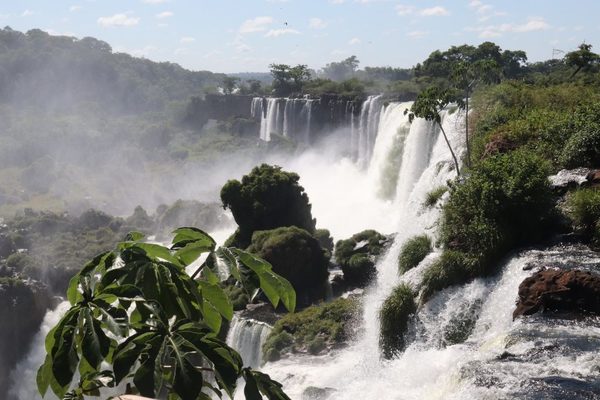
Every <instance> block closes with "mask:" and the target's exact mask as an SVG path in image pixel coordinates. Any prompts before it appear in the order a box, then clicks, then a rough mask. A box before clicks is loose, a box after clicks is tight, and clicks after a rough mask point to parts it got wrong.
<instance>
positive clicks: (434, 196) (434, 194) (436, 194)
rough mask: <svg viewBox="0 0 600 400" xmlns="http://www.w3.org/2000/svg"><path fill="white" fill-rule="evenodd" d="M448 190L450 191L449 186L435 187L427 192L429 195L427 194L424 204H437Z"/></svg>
mask: <svg viewBox="0 0 600 400" xmlns="http://www.w3.org/2000/svg"><path fill="white" fill-rule="evenodd" d="M447 191H448V188H447V187H446V186H438V187H436V188H435V189H433V190H431V191H430V192H428V193H427V195H426V196H425V201H424V202H423V205H424V206H425V207H433V206H435V205H436V204H437V202H438V201H440V199H441V198H442V196H443V195H444V193H446V192H447Z"/></svg>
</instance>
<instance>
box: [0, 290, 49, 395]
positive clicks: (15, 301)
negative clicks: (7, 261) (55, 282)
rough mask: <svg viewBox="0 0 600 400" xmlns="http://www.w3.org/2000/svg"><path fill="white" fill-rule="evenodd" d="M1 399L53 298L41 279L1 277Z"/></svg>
mask: <svg viewBox="0 0 600 400" xmlns="http://www.w3.org/2000/svg"><path fill="white" fill-rule="evenodd" d="M0 304H1V305H2V307H0V320H1V321H2V324H0V398H2V399H4V398H6V397H5V396H6V391H7V390H8V385H9V376H10V372H11V371H12V369H13V367H14V366H15V364H16V363H17V361H19V360H20V359H21V358H22V357H23V356H24V355H25V354H26V353H27V350H28V347H29V344H30V341H31V339H32V338H33V336H34V335H35V334H36V333H37V331H38V329H39V327H40V324H41V323H42V320H43V319H44V315H45V314H46V309H47V307H49V306H50V298H49V296H48V293H47V291H46V287H45V286H44V285H42V284H40V283H38V282H34V281H23V280H19V279H14V278H4V279H2V280H0Z"/></svg>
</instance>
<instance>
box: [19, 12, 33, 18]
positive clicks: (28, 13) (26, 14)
mask: <svg viewBox="0 0 600 400" xmlns="http://www.w3.org/2000/svg"><path fill="white" fill-rule="evenodd" d="M31 15H33V11H31V10H25V11H23V13H22V14H21V17H29V16H31Z"/></svg>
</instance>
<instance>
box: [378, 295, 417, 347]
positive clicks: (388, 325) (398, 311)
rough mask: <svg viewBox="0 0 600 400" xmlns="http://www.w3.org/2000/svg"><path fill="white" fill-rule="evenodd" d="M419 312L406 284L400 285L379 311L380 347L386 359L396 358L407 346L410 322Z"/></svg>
mask: <svg viewBox="0 0 600 400" xmlns="http://www.w3.org/2000/svg"><path fill="white" fill-rule="evenodd" d="M416 311H417V305H416V303H415V295H414V293H413V291H412V289H411V288H410V286H408V285H406V284H400V285H399V286H397V287H396V288H394V290H393V291H392V293H391V294H390V295H389V296H388V298H387V299H385V301H384V302H383V305H382V306H381V310H379V323H380V335H379V346H380V348H381V350H382V351H383V355H384V357H385V358H387V359H390V358H392V357H394V356H395V355H396V354H397V353H398V352H399V351H402V350H403V349H404V347H405V346H406V341H405V339H404V334H405V333H406V329H407V328H408V320H409V318H410V316H411V315H413V314H414V313H415V312H416Z"/></svg>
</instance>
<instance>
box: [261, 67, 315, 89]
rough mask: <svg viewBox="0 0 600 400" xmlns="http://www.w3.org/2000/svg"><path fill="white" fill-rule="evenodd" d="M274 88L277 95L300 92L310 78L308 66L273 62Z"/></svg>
mask: <svg viewBox="0 0 600 400" xmlns="http://www.w3.org/2000/svg"><path fill="white" fill-rule="evenodd" d="M269 68H270V69H271V75H272V76H273V90H274V91H275V94H276V95H277V96H288V95H290V94H292V93H296V92H300V91H301V90H302V87H303V86H304V84H305V83H306V82H307V81H308V80H310V71H309V70H308V66H306V65H303V64H298V65H296V66H295V67H291V66H289V65H287V64H271V65H269Z"/></svg>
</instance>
